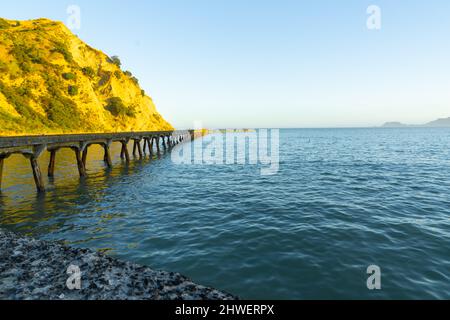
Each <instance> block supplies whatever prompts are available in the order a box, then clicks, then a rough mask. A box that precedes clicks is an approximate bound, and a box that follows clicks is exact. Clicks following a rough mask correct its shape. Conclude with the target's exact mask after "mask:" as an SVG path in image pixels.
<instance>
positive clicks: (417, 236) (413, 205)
mask: <svg viewBox="0 0 450 320" xmlns="http://www.w3.org/2000/svg"><path fill="white" fill-rule="evenodd" d="M119 153H120V147H119V145H115V146H114V151H113V154H114V156H115V159H114V163H115V166H114V169H112V170H107V169H105V167H104V164H103V161H102V157H103V156H102V152H101V149H100V148H95V147H92V148H91V149H90V156H89V158H88V164H87V166H88V174H89V177H88V179H86V180H84V181H80V179H79V178H78V174H77V169H76V165H75V161H74V155H73V154H72V152H71V151H67V150H66V151H61V152H59V153H58V155H57V166H56V176H55V178H54V179H53V180H51V181H48V182H47V184H48V189H49V191H48V192H47V193H46V194H45V195H44V196H37V195H36V192H35V190H34V184H33V180H32V176H31V173H30V169H29V165H28V162H27V161H26V160H25V159H24V158H23V157H22V156H13V157H11V158H9V159H8V160H7V161H6V162H5V170H4V171H5V173H6V176H5V177H4V183H3V191H2V193H1V194H0V227H2V228H6V229H9V230H13V231H18V232H22V233H25V234H29V235H33V236H36V237H38V238H41V239H46V240H55V239H56V240H66V241H67V243H69V244H71V245H73V246H77V247H88V248H93V249H97V250H101V251H105V252H107V253H108V254H110V255H113V256H116V257H119V258H122V259H126V260H131V261H134V262H137V263H141V264H146V265H149V266H151V267H152V268H155V269H164V270H168V271H176V272H180V273H182V274H184V275H186V276H189V277H190V278H192V279H193V280H194V281H196V282H198V283H201V284H203V285H208V286H213V287H216V288H219V289H222V290H226V291H229V292H231V293H234V294H237V295H239V296H241V297H242V298H274V299H281V298H286V299H310V298H321V299H328V298H341V299H343V298H355V299H361V298H362V299H366V298H369V299H371V298H400V299H409V298H431V299H434V298H446V299H450V129H317V130H316V129H302V130H281V132H280V169H279V172H278V174H276V175H273V176H261V175H260V167H259V166H251V165H177V164H175V163H173V162H172V160H171V157H170V155H167V154H166V155H162V157H161V158H160V159H153V160H149V159H146V160H144V161H135V162H134V163H133V164H131V165H130V166H129V167H127V166H126V165H125V164H123V163H122V162H121V160H120V158H119V157H118V155H119ZM47 163H48V156H47V155H45V156H44V157H42V162H41V164H42V168H43V171H44V173H46V167H47ZM373 264H374V265H378V266H379V267H380V268H381V272H382V278H381V280H382V289H381V290H380V291H369V290H368V289H367V286H366V281H367V277H368V275H367V273H366V269H367V267H368V266H369V265H373Z"/></svg>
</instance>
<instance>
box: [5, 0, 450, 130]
mask: <svg viewBox="0 0 450 320" xmlns="http://www.w3.org/2000/svg"><path fill="white" fill-rule="evenodd" d="M71 4H76V5H78V6H79V7H80V8H81V29H80V30H78V31H76V33H77V34H78V35H79V36H80V38H81V39H83V40H84V41H86V42H87V43H88V44H90V45H92V46H93V47H96V48H98V49H101V50H103V51H104V52H106V53H108V54H110V55H118V56H120V58H121V59H122V62H123V65H124V68H125V69H129V70H130V71H132V72H133V73H134V74H135V75H136V76H137V77H138V78H139V79H140V83H141V85H142V87H143V88H144V89H145V90H146V92H148V93H149V94H150V95H151V96H152V97H153V98H154V101H155V103H156V104H157V108H158V109H159V111H160V112H161V113H162V114H163V115H164V116H165V117H166V118H167V119H168V120H169V121H171V122H172V123H173V124H174V125H175V126H176V127H178V128H182V127H192V125H193V122H194V121H196V120H198V121H202V123H203V125H204V126H205V127H335V126H337V127H341V126H373V125H380V124H382V123H383V122H385V121H391V120H392V121H394V120H395V121H403V122H406V123H422V122H426V121H430V120H434V119H435V118H438V117H448V116H450V60H449V59H450V41H449V34H450V1H448V0H428V1H415V0H396V1H392V0H386V1H385V0H371V1H366V0H345V1H344V0H342V1H336V0H310V1H300V0H293V1H285V0H280V1H275V0H272V1H264V0H190V1H189V0H145V1H144V0H141V1H138V0H128V1H112V0H109V1H106V0H89V1H84V0H74V1H70V2H66V1H61V0H47V1H45V0H40V1H36V0H28V1H25V0H14V1H2V2H1V4H0V16H3V17H5V18H10V19H30V18H38V17H47V18H50V19H55V20H60V21H64V22H66V21H67V16H68V15H67V13H66V9H67V6H68V5H71ZM371 4H375V5H378V6H379V7H380V8H381V10H382V12H381V13H382V29H381V30H379V31H371V30H368V29H367V27H366V20H367V18H368V15H367V13H366V9H367V7H368V6H369V5H371Z"/></svg>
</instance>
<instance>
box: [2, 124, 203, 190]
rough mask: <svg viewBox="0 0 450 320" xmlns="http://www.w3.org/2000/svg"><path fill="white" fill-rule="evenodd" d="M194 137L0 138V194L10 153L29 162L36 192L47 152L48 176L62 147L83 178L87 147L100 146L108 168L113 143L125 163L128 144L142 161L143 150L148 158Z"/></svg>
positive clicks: (159, 134) (151, 134) (142, 134)
mask: <svg viewBox="0 0 450 320" xmlns="http://www.w3.org/2000/svg"><path fill="white" fill-rule="evenodd" d="M196 137H197V132H196V131H194V130H179V131H148V132H122V133H99V134H97V133H93V134H66V135H43V136H20V137H0V191H1V183H2V176H3V168H4V160H5V159H6V158H8V157H9V156H11V155H12V154H22V155H23V156H25V157H26V158H27V159H29V161H30V165H31V170H32V172H33V177H34V182H35V184H36V188H37V190H38V191H39V192H44V191H45V185H44V180H43V178H42V171H41V168H40V166H39V163H38V159H39V157H40V156H41V155H42V153H44V152H46V151H47V152H49V153H50V161H49V165H48V176H49V177H52V176H53V175H54V171H55V161H56V152H57V151H58V150H60V149H63V148H69V149H72V150H73V151H74V153H75V159H76V162H77V166H78V172H79V174H80V176H81V177H85V176H86V159H87V155H88V149H89V146H91V145H94V144H97V145H101V146H102V147H103V149H104V151H105V154H104V161H105V164H106V165H107V166H108V167H112V165H113V164H112V160H111V152H110V146H111V144H112V143H113V142H120V143H121V144H122V149H121V152H120V157H121V158H122V159H124V160H125V161H126V163H127V164H128V163H130V161H131V160H130V154H129V151H128V144H129V143H130V142H133V155H134V156H138V157H139V158H140V159H142V158H143V155H144V153H145V151H146V149H148V151H149V154H150V155H152V154H153V153H154V151H156V152H157V153H160V151H161V148H163V149H164V150H168V149H170V148H172V147H173V146H175V145H177V144H179V143H181V142H183V141H191V140H193V139H195V138H196ZM142 142H143V145H142ZM155 149H156V150H155Z"/></svg>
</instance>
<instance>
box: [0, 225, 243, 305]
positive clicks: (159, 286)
mask: <svg viewBox="0 0 450 320" xmlns="http://www.w3.org/2000/svg"><path fill="white" fill-rule="evenodd" d="M70 265H74V266H78V267H79V269H80V270H81V274H82V276H81V289H80V290H76V289H75V290H69V288H68V287H67V285H66V282H67V280H68V279H69V277H70V276H71V274H67V269H68V267H69V266H70ZM0 299H7V300H235V299H237V297H235V296H233V295H231V294H228V293H224V292H221V291H218V290H215V289H212V288H207V287H204V286H200V285H197V284H195V283H193V282H192V281H191V280H189V279H188V278H186V277H184V276H182V275H180V274H178V273H173V272H165V271H155V270H152V269H150V268H148V267H145V266H141V265H137V264H134V263H130V262H125V261H120V260H117V259H114V258H111V257H108V256H106V255H103V254H101V253H97V252H94V251H92V250H88V249H76V248H71V247H67V246H64V245H62V244H59V243H55V242H49V241H41V240H36V239H33V238H29V237H23V236H19V235H16V234H14V233H11V232H7V231H4V230H1V229H0Z"/></svg>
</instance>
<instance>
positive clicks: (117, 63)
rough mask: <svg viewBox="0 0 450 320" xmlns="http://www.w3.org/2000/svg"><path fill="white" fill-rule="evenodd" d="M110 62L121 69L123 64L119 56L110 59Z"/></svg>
mask: <svg viewBox="0 0 450 320" xmlns="http://www.w3.org/2000/svg"><path fill="white" fill-rule="evenodd" d="M110 62H111V63H112V64H115V65H116V66H118V67H119V68H120V67H121V66H122V62H121V61H120V58H119V57H118V56H112V57H111V58H110Z"/></svg>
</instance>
